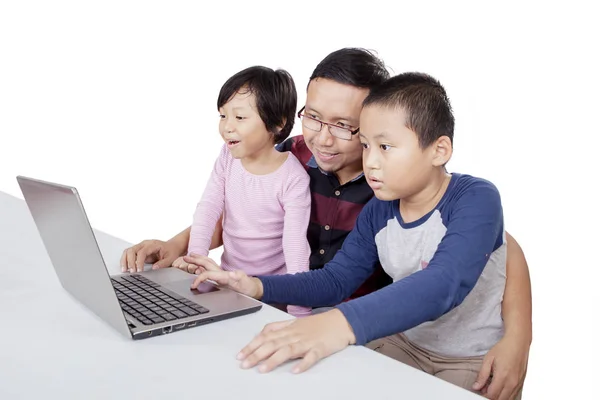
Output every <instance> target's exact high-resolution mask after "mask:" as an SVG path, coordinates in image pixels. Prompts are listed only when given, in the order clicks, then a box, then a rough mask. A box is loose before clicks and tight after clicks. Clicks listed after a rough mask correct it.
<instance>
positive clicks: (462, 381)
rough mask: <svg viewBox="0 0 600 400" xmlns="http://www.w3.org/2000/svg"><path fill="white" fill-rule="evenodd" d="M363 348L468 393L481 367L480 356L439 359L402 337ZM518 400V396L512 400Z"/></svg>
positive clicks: (385, 339) (397, 336)
mask: <svg viewBox="0 0 600 400" xmlns="http://www.w3.org/2000/svg"><path fill="white" fill-rule="evenodd" d="M366 347H368V348H369V349H371V350H375V351H377V352H378V353H381V354H383V355H386V356H388V357H391V358H393V359H395V360H397V361H400V362H402V363H404V364H407V365H410V366H411V367H414V368H417V369H420V370H421V371H424V372H426V373H428V374H430V375H433V376H435V377H437V378H440V379H443V380H445V381H447V382H450V383H453V384H455V385H458V386H460V387H462V388H464V389H467V390H469V391H473V389H472V388H471V387H472V386H473V384H474V383H475V381H476V380H477V375H478V374H479V370H480V369H481V365H482V364H483V356H482V357H465V358H447V357H443V356H440V355H438V354H435V353H432V352H431V351H428V350H425V349H423V348H422V347H419V346H417V345H415V344H414V343H412V342H409V341H408V339H406V337H405V336H404V335H403V334H397V335H392V336H388V337H385V338H382V339H377V340H374V341H372V342H370V343H367V344H366ZM475 393H478V392H475ZM520 398H521V394H520V393H519V395H518V396H517V397H516V399H515V400H519V399H520Z"/></svg>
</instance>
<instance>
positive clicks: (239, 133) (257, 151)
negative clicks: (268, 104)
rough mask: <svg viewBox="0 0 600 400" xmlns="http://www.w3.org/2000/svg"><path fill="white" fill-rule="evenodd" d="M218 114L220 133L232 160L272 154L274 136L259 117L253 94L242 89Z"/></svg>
mask: <svg viewBox="0 0 600 400" xmlns="http://www.w3.org/2000/svg"><path fill="white" fill-rule="evenodd" d="M219 114H220V117H221V120H220V122H219V132H220V133H221V137H222V138H223V140H224V141H225V143H227V147H228V148H229V151H230V152H231V155H232V156H233V157H234V158H237V159H257V158H259V157H260V156H261V155H262V154H263V153H265V152H267V151H272V150H273V146H274V139H273V134H272V133H271V132H269V131H267V128H266V127H265V124H264V122H263V121H262V119H261V118H260V115H258V110H257V108H256V98H255V96H254V94H252V93H250V92H248V91H245V90H244V89H241V90H240V91H238V92H237V93H236V94H235V95H234V96H233V97H232V98H231V99H230V100H229V101H228V102H227V103H225V105H224V106H223V107H221V108H220V109H219Z"/></svg>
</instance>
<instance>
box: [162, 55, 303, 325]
mask: <svg viewBox="0 0 600 400" xmlns="http://www.w3.org/2000/svg"><path fill="white" fill-rule="evenodd" d="M296 100H297V95H296V88H295V84H294V81H293V79H292V77H291V76H290V75H289V74H288V73H287V72H286V71H284V70H277V71H274V70H272V69H270V68H266V67H261V66H255V67H250V68H247V69H245V70H243V71H241V72H238V73H237V74H235V75H234V76H232V77H231V78H229V79H228V80H227V82H225V84H224V85H223V87H222V88H221V91H220V93H219V98H218V100H217V108H218V110H219V114H220V118H221V120H220V123H219V132H220V134H221V137H222V138H223V140H224V141H225V144H224V145H223V148H222V150H221V154H220V155H219V158H218V159H217V161H216V162H215V164H214V169H213V172H212V175H211V177H210V179H209V182H208V184H207V187H206V189H205V191H204V194H203V196H202V199H201V200H200V202H199V203H198V206H197V208H196V212H195V214H194V219H193V223H192V229H191V233H190V241H189V246H188V254H192V253H193V254H198V255H202V256H207V255H208V251H209V246H210V243H211V238H212V235H213V233H214V229H215V226H216V225H217V222H218V221H219V218H220V217H221V215H223V246H224V250H223V255H222V258H221V268H223V269H224V270H236V269H241V270H243V271H244V272H246V273H247V274H248V275H256V276H265V275H281V274H285V273H288V274H295V273H297V272H303V271H308V270H309V265H308V262H309V256H310V247H309V244H308V241H307V239H306V230H307V228H308V222H309V218H310V189H309V177H308V174H307V173H306V171H305V169H304V167H303V166H302V164H301V163H300V162H299V161H298V159H297V158H295V157H294V156H293V155H292V153H289V152H285V153H281V152H279V151H277V150H276V149H275V147H274V146H275V144H278V143H281V142H283V141H284V140H285V139H286V138H287V137H288V136H289V134H290V132H291V131H292V128H293V126H294V117H295V110H296ZM173 266H174V267H177V268H181V269H185V270H186V271H188V272H194V271H196V268H197V267H196V266H194V265H189V264H187V263H186V262H185V261H184V260H183V257H180V258H178V259H177V260H175V262H174V263H173ZM198 272H199V271H198ZM288 312H289V313H290V314H292V315H295V316H297V317H299V316H305V315H310V313H311V311H310V308H306V307H296V306H293V305H290V306H288Z"/></svg>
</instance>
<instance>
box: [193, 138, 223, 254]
mask: <svg viewBox="0 0 600 400" xmlns="http://www.w3.org/2000/svg"><path fill="white" fill-rule="evenodd" d="M230 160H231V155H230V154H229V151H228V150H227V146H226V145H223V147H222V149H221V153H220V154H219V157H218V158H217V160H216V161H215V164H214V167H213V171H212V173H211V175H210V178H209V180H208V183H207V184H206V188H205V189H204V193H203V194H202V199H201V200H200V201H199V202H198V205H197V207H196V212H195V213H194V221H193V223H192V226H191V229H190V235H189V244H188V254H189V253H195V254H199V255H203V256H207V255H208V251H209V249H210V247H211V243H212V242H213V236H214V233H215V227H216V226H217V223H218V221H219V219H220V218H221V215H222V214H223V209H224V207H225V174H226V169H227V164H228V163H229V162H230Z"/></svg>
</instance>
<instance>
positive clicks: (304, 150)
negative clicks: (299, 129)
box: [275, 135, 312, 166]
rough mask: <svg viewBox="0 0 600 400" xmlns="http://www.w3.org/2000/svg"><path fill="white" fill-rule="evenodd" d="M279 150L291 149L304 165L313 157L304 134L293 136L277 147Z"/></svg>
mask: <svg viewBox="0 0 600 400" xmlns="http://www.w3.org/2000/svg"><path fill="white" fill-rule="evenodd" d="M275 148H276V149H277V150H278V151H289V152H291V153H292V154H293V155H294V156H296V158H297V159H298V160H299V161H300V163H302V165H303V166H305V165H306V163H307V162H308V161H309V160H310V159H311V157H312V152H311V151H310V150H309V148H308V146H307V145H306V142H305V141H304V137H303V136H302V135H297V136H292V137H290V138H288V139H287V140H285V141H284V142H282V143H279V144H278V145H277V146H276V147H275Z"/></svg>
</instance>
